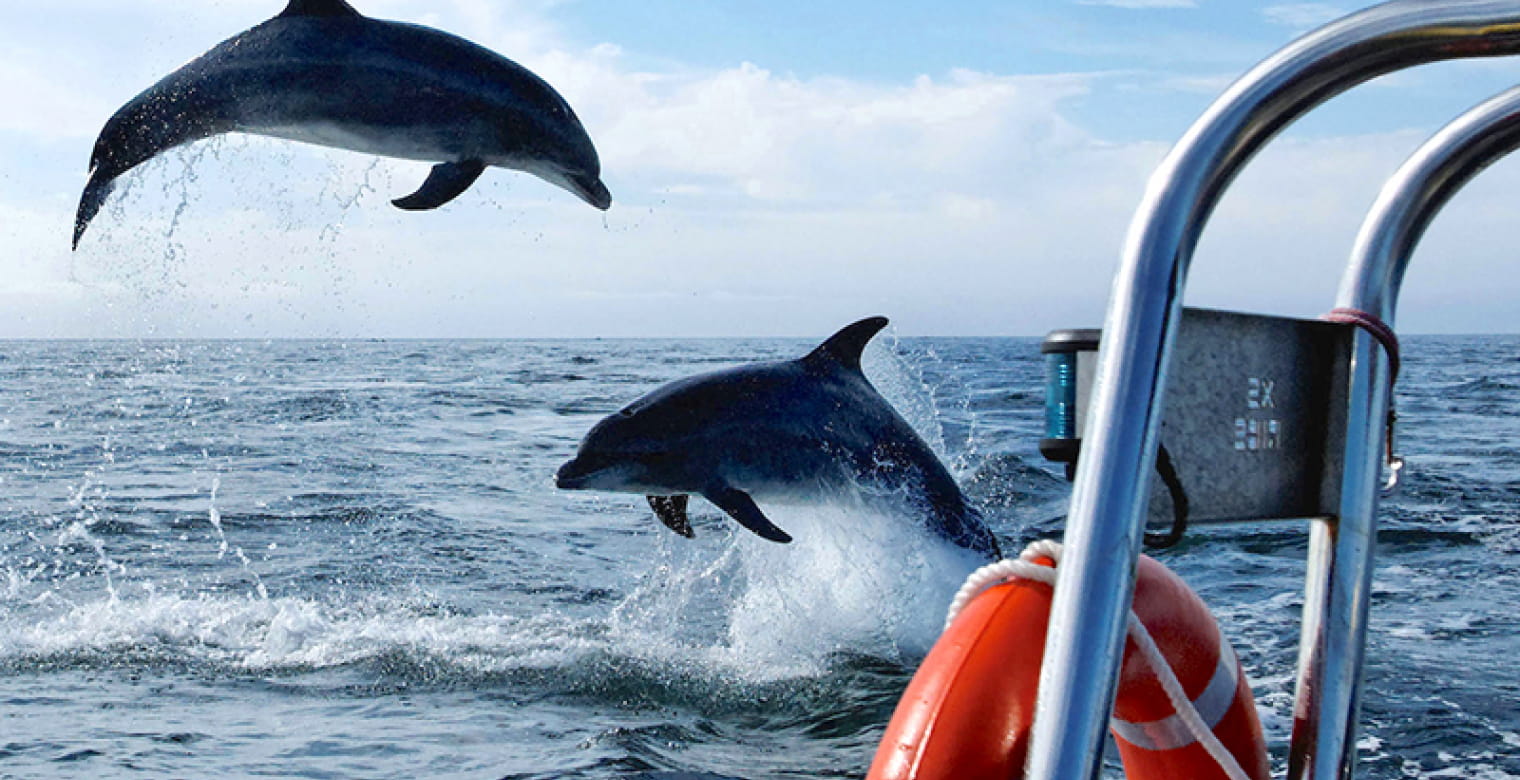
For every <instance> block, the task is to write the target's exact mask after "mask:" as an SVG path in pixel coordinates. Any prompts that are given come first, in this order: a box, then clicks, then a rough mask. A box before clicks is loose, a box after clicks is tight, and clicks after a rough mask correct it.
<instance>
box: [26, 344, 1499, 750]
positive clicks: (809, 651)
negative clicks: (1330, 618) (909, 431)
mask: <svg viewBox="0 0 1520 780" xmlns="http://www.w3.org/2000/svg"><path fill="white" fill-rule="evenodd" d="M821 335H823V334H820V336H821ZM810 346H811V344H809V343H806V342H802V341H767V340H726V341H679V340H667V341H626V340H607V341H590V340H588V341H389V342H386V341H377V342H367V341H352V342H336V341H332V342H329V341H275V342H260V341H200V342H158V341H146V342H139V341H101V342H41V341H27V342H5V343H0V777H6V778H33V777H97V778H110V777H152V778H163V777H206V776H226V777H256V776H270V777H310V778H413V777H458V778H483V779H487V780H494V779H495V778H519V779H527V778H628V777H637V776H640V775H644V774H646V773H662V772H698V773H711V774H715V775H720V776H727V777H737V778H748V779H750V780H759V778H784V777H791V778H825V777H859V776H862V775H863V774H864V772H865V769H866V767H867V766H868V764H869V762H870V759H871V756H872V753H873V751H874V748H875V745H876V742H877V740H878V738H879V736H880V734H881V730H882V728H883V726H884V724H885V723H886V721H887V719H888V717H889V716H890V714H891V711H892V708H893V706H894V705H895V703H896V699H897V696H898V694H899V693H900V691H901V690H902V688H903V686H904V685H905V684H906V683H907V681H908V679H909V677H910V675H911V674H912V670H913V668H914V664H915V663H916V661H917V660H919V658H921V656H922V654H923V653H924V652H925V649H926V648H927V647H928V645H929V643H931V642H932V641H933V637H934V635H935V632H936V630H937V627H938V624H939V622H940V621H941V619H942V615H943V609H944V606H945V601H946V600H947V599H948V593H949V592H950V591H951V590H953V588H954V587H955V585H956V584H957V583H958V581H959V578H960V576H961V574H962V572H959V571H946V569H954V568H955V566H954V565H950V564H947V563H946V559H945V558H944V556H943V550H942V549H940V548H939V546H938V545H937V544H936V543H935V542H933V541H932V540H929V539H926V538H924V536H923V534H922V532H921V531H919V530H918V528H917V527H916V525H915V524H914V522H913V520H912V518H911V517H896V516H889V515H886V514H883V510H880V509H866V508H864V507H860V506H852V505H850V503H849V502H848V501H847V500H844V499H840V500H838V501H834V502H830V503H828V504H823V505H819V506H816V507H767V509H768V511H769V512H770V514H771V516H772V517H773V519H774V520H775V521H776V522H777V524H778V525H780V526H781V527H783V528H785V529H787V530H788V531H790V532H791V533H793V535H794V536H796V537H797V542H796V543H794V544H792V545H790V546H780V545H774V544H771V543H768V542H765V541H763V540H761V539H758V538H757V537H754V536H753V535H751V534H749V533H747V532H745V531H743V530H742V529H739V528H737V526H736V525H735V524H734V523H732V522H730V521H728V520H727V519H725V518H723V517H720V516H719V515H718V513H717V512H716V510H713V509H712V508H711V507H707V506H706V505H705V504H703V503H702V502H700V501H695V502H693V507H694V522H695V525H696V526H697V538H696V539H695V540H686V539H682V538H679V537H677V536H675V535H674V534H672V533H670V532H669V531H667V530H666V529H665V528H663V527H662V526H660V525H659V523H658V522H656V521H655V520H654V518H653V517H652V516H651V515H650V512H649V510H648V508H647V507H646V506H645V505H644V502H643V500H642V499H641V498H639V497H637V496H628V495H599V494H591V493H572V492H564V491H558V490H556V489H555V488H554V486H553V484H552V475H553V473H554V470H555V468H556V467H557V466H558V465H559V464H560V463H561V462H563V461H564V460H565V459H566V458H568V457H569V456H570V455H571V454H572V453H573V451H574V448H575V445H576V442H577V441H578V440H579V438H580V436H581V435H582V434H583V433H584V432H585V431H586V430H587V429H588V428H589V427H590V426H591V425H592V424H593V423H594V422H595V421H596V420H597V419H599V418H600V416H602V415H604V414H607V413H610V412H612V411H614V410H616V409H618V408H620V407H621V406H622V405H623V404H625V403H626V402H628V401H630V400H632V399H633V398H635V397H637V396H639V395H641V394H643V393H644V392H647V391H648V390H650V389H652V388H654V387H656V386H657V385H659V384H660V383H663V382H665V381H668V380H671V379H675V378H678V377H682V376H686V375H689V374H692V373H696V372H700V371H705V370H711V369H716V368H721V367H725V366H729V365H735V364H738V363H743V362H749V361H753V360H760V359H772V358H784V357H791V356H795V355H799V354H801V353H802V352H804V351H806V350H807V349H808V348H809V347H810ZM1037 346H1038V343H1037V341H1035V340H1029V339H928V340H919V339H906V340H895V339H893V338H892V337H891V336H890V334H889V335H888V336H884V337H880V338H878V343H877V344H874V345H873V346H872V348H871V349H870V350H869V351H868V355H867V358H868V360H867V372H868V374H869V375H870V376H871V377H872V379H873V381H875V382H877V384H878V385H879V386H880V387H882V389H883V391H884V393H885V394H886V395H887V396H888V397H889V398H890V399H891V400H892V401H893V402H894V403H895V404H896V405H897V406H898V408H899V409H900V410H902V411H903V412H904V414H905V416H907V417H908V418H909V419H910V420H911V421H912V422H913V423H914V424H915V425H916V426H917V427H918V428H919V429H920V431H921V432H922V433H923V434H924V435H925V437H926V438H927V439H928V440H929V441H930V442H931V443H933V444H934V445H935V446H936V447H937V448H938V449H939V450H940V452H941V453H942V455H943V457H944V458H945V460H946V461H947V463H949V464H950V465H951V466H952V470H953V471H954V472H955V473H956V474H957V475H958V476H959V478H960V479H961V481H962V483H963V485H964V486H965V487H966V489H967V492H968V493H969V494H970V495H972V496H973V497H974V498H975V499H976V500H977V501H978V502H979V503H980V504H981V505H982V506H983V507H984V508H985V510H986V514H987V516H988V518H989V521H990V524H991V525H992V526H993V528H994V530H995V531H996V532H997V533H998V535H999V537H1000V538H1001V540H1002V542H1003V546H1004V548H1005V550H1009V551H1016V550H1017V549H1019V548H1020V547H1021V546H1022V545H1023V544H1025V543H1026V542H1028V541H1031V540H1033V539H1036V538H1040V537H1042V536H1050V535H1058V534H1059V533H1060V528H1061V516H1062V513H1063V512H1064V508H1065V500H1066V493H1067V488H1066V485H1065V483H1064V482H1063V481H1061V480H1060V479H1058V478H1057V476H1056V475H1057V473H1058V472H1057V470H1056V469H1055V468H1052V467H1051V466H1049V465H1047V464H1046V463H1044V462H1043V461H1042V460H1041V459H1040V458H1039V455H1038V454H1037V452H1036V449H1035V444H1036V440H1037V438H1038V437H1039V435H1040V431H1041V427H1042V426H1041V420H1040V415H1041V413H1042V408H1041V402H1042V398H1041V391H1040V381H1041V363H1040V360H1039V355H1038V349H1037ZM1407 351H1408V357H1407V360H1406V371H1405V374H1404V377H1403V378H1402V383H1401V386H1400V389H1399V405H1400V411H1401V414H1402V415H1403V419H1404V424H1403V427H1402V428H1401V431H1400V443H1399V447H1400V449H1401V450H1402V452H1403V453H1404V454H1405V455H1406V456H1407V457H1408V458H1409V461H1410V467H1409V469H1408V477H1407V482H1406V486H1405V488H1404V490H1403V492H1402V493H1401V494H1400V495H1399V496H1397V497H1396V498H1394V499H1393V500H1391V501H1389V502H1387V503H1386V504H1385V508H1384V512H1383V522H1382V529H1381V531H1380V534H1379V549H1378V555H1379V567H1378V571H1377V577H1376V586H1375V592H1374V605H1373V622H1372V626H1373V637H1372V640H1371V648H1370V656H1371V663H1370V665H1369V667H1368V669H1367V688H1366V695H1365V703H1364V712H1363V723H1364V727H1363V730H1362V733H1363V736H1362V739H1361V744H1360V748H1361V753H1362V769H1361V775H1360V776H1362V777H1367V778H1407V777H1442V778H1446V777H1456V778H1481V779H1484V780H1489V779H1492V778H1513V777H1520V706H1517V704H1520V663H1517V662H1516V660H1517V659H1520V607H1517V606H1516V603H1517V600H1520V554H1517V553H1520V512H1517V499H1520V476H1517V475H1520V447H1517V443H1520V414H1517V412H1520V338H1515V337H1461V338H1456V337H1452V338H1447V337H1442V338H1435V337H1426V338H1413V339H1410V341H1409V343H1408V345H1407ZM1305 548H1306V544H1305V534H1304V528H1303V527H1301V526H1299V525H1296V524H1294V525H1276V526H1273V525H1260V524H1247V525H1239V526H1230V527H1216V528H1206V529H1200V530H1196V531H1195V532H1193V533H1192V534H1191V535H1190V537H1189V538H1188V539H1187V540H1186V541H1185V542H1184V543H1183V544H1182V545H1181V546H1180V547H1178V548H1176V549H1174V550H1170V551H1167V552H1164V553H1162V554H1160V555H1159V556H1158V557H1160V558H1161V559H1162V560H1163V561H1165V562H1166V563H1168V564H1169V565H1171V566H1172V567H1174V568H1175V569H1176V570H1177V571H1179V572H1180V573H1181V574H1182V575H1183V576H1184V577H1185V578H1186V579H1187V580H1188V581H1189V582H1191V583H1192V584H1193V586H1194V587H1195V588H1197V589H1198V590H1199V592H1200V593H1201V594H1202V596H1203V597H1204V599H1205V600H1206V601H1207V602H1209V604H1210V605H1211V606H1212V607H1213V608H1214V610H1215V612H1216V614H1217V615H1218V616H1219V617H1220V619H1221V622H1222V623H1223V625H1224V628H1225V631H1226V633H1227V634H1228V635H1229V636H1230V637H1231V639H1232V640H1234V642H1235V644H1236V646H1237V649H1238V651H1239V653H1240V656H1241V659H1242V661H1243V662H1244V664H1245V666H1246V668H1247V672H1248V674H1249V676H1250V678H1251V680H1252V682H1253V685H1254V687H1255V690H1256V694H1257V700H1258V708H1259V710H1260V712H1261V713H1262V715H1263V719H1264V723H1265V726H1266V729H1267V734H1268V738H1269V740H1270V743H1271V748H1272V750H1273V758H1274V763H1275V764H1276V766H1277V768H1278V771H1279V772H1281V769H1282V763H1283V760H1284V751H1285V748H1286V743H1287V739H1288V729H1289V724H1290V722H1291V696H1292V681H1293V666H1294V663H1295V661H1296V643H1297V616H1298V612H1299V609H1300V606H1301V602H1302V598H1301V590H1302V577H1303V569H1304V563H1303V559H1304V553H1305Z"/></svg>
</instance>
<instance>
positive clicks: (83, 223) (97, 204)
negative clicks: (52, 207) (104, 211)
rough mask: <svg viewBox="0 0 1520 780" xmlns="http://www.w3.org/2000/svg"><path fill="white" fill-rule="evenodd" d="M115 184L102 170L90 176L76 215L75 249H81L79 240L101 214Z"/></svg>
mask: <svg viewBox="0 0 1520 780" xmlns="http://www.w3.org/2000/svg"><path fill="white" fill-rule="evenodd" d="M115 184H116V179H115V177H112V176H104V175H102V174H101V169H100V168H96V169H95V173H94V174H93V175H91V176H90V183H89V184H86V185H85V188H84V194H83V195H81V196H80V197H79V210H78V211H77V212H75V213H74V244H73V248H74V249H78V248H79V239H81V238H83V237H84V231H85V228H88V227H89V226H90V220H92V219H94V218H95V215H96V214H99V213H100V209H101V207H102V206H104V205H105V202H106V198H107V197H109V196H110V194H111V190H113V189H115Z"/></svg>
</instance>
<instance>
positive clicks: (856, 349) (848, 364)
mask: <svg viewBox="0 0 1520 780" xmlns="http://www.w3.org/2000/svg"><path fill="white" fill-rule="evenodd" d="M887 322H888V320H887V318H886V317H867V318H865V319H863V320H861V321H859V322H855V323H851V324H849V325H846V326H844V327H843V328H842V329H840V331H839V332H838V333H835V334H834V335H832V336H830V337H829V338H828V340H827V341H825V342H823V343H822V344H820V345H819V346H818V348H817V349H815V350H813V351H812V352H809V353H808V355H807V357H805V358H803V359H802V362H804V363H807V364H808V365H810V366H816V367H820V368H822V367H827V366H835V365H837V366H843V367H844V368H848V369H850V370H852V371H857V372H858V371H860V353H862V352H864V351H865V349H866V344H867V343H868V342H870V340H871V339H872V337H874V336H875V335H876V334H877V333H880V332H881V329H882V328H885V327H887Z"/></svg>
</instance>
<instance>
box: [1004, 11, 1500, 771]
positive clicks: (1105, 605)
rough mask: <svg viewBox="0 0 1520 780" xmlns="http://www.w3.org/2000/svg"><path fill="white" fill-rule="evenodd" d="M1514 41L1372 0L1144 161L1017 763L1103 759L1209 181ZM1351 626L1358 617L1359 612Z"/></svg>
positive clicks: (1486, 28) (1452, 18) (1334, 714)
mask: <svg viewBox="0 0 1520 780" xmlns="http://www.w3.org/2000/svg"><path fill="white" fill-rule="evenodd" d="M1514 53H1520V2H1515V1H1514V0H1503V1H1501V0H1453V1H1450V2H1429V1H1428V0H1421V1H1416V0H1396V2H1390V3H1385V4H1383V5H1379V6H1375V7H1373V8H1369V9H1367V10H1365V11H1362V12H1360V13H1357V14H1353V15H1352V16H1349V17H1346V18H1345V19H1342V20H1340V21H1338V22H1334V23H1332V24H1330V25H1328V26H1326V27H1323V28H1321V29H1320V30H1318V31H1316V32H1313V33H1310V34H1309V35H1307V36H1305V37H1303V38H1300V39H1299V40H1298V41H1295V42H1294V43H1292V44H1289V45H1288V46H1287V47H1285V48H1283V49H1282V50H1281V51H1279V52H1278V53H1276V54H1274V55H1272V56H1271V57H1269V58H1268V59H1266V60H1265V61H1263V62H1262V63H1261V64H1260V65H1258V66H1257V67H1256V68H1254V69H1253V70H1251V71H1250V72H1249V73H1247V74H1246V75H1245V76H1244V77H1242V78H1241V79H1240V80H1239V81H1237V82H1236V83H1235V84H1234V85H1232V86H1231V87H1230V88H1229V89H1228V90H1227V91H1226V92H1225V94H1224V95H1223V96H1221V97H1220V98H1219V99H1218V100H1216V101H1215V102H1214V104H1213V105H1212V106H1210V107H1209V109H1208V110H1207V111H1206V112H1205V113H1204V115H1203V116H1202V117H1201V118H1200V119H1199V120H1198V121H1197V122H1196V123H1194V125H1193V126H1192V128H1191V129H1189V130H1188V132H1187V134H1186V135H1185V136H1184V137H1183V138H1182V140H1181V141H1180V142H1179V143H1178V144H1177V146H1176V147H1175V148H1174V149H1173V150H1172V151H1171V153H1170V154H1168V156H1167V158H1166V159H1165V161H1163V162H1162V164H1161V166H1160V168H1158V169H1157V171H1156V173H1155V174H1154V175H1153V176H1152V178H1151V181H1150V184H1149V186H1148V187H1147V191H1146V194H1145V197H1144V199H1143V200H1142V202H1141V206H1140V209H1139V211H1138V212H1137V213H1136V215H1135V220H1134V222H1133V223H1132V225H1131V228H1130V233H1129V237H1128V238H1127V239H1126V243H1125V249H1124V257H1123V263H1122V267H1121V270H1120V273H1119V275H1118V277H1117V279H1116V281H1115V286H1114V291H1113V296H1112V299H1111V301H1110V304H1109V310H1108V316H1107V318H1106V320H1105V322H1104V328H1103V332H1104V335H1105V338H1104V342H1103V346H1102V349H1101V351H1100V356H1099V367H1098V374H1097V377H1096V380H1095V387H1094V391H1093V399H1092V406H1091V408H1092V413H1091V415H1092V416H1091V417H1090V418H1089V421H1088V427H1087V429H1088V431H1089V432H1090V435H1089V436H1088V437H1087V438H1086V439H1085V440H1084V442H1083V454H1082V460H1081V463H1080V465H1079V466H1078V468H1077V474H1076V482H1075V485H1074V487H1073V493H1072V501H1071V512H1070V516H1069V520H1068V525H1067V531H1066V544H1067V551H1068V552H1067V556H1066V558H1065V559H1064V560H1063V561H1062V566H1061V571H1060V579H1059V584H1058V586H1057V588H1056V593H1055V603H1054V607H1053V611H1052V614H1051V623H1050V628H1049V632H1048V637H1047V640H1046V646H1045V658H1046V661H1047V662H1046V663H1045V664H1044V666H1043V668H1042V669H1041V673H1040V695H1039V703H1038V705H1037V715H1036V718H1035V727H1034V734H1033V737H1032V744H1031V750H1030V752H1031V759H1030V765H1029V768H1028V773H1027V776H1028V777H1031V778H1041V779H1042V780H1071V778H1081V777H1096V776H1097V774H1098V772H1099V771H1100V768H1101V759H1102V744H1103V743H1102V740H1103V733H1104V728H1105V725H1106V723H1107V718H1108V713H1109V711H1110V709H1111V708H1112V704H1113V698H1114V690H1115V685H1116V680H1117V675H1118V665H1119V660H1120V657H1121V652H1122V649H1123V644H1122V643H1123V638H1124V626H1125V616H1126V615H1127V614H1128V611H1129V604H1130V600H1131V597H1132V595H1133V583H1134V572H1135V565H1136V564H1135V562H1136V558H1137V556H1138V555H1139V551H1140V540H1141V534H1142V532H1143V526H1142V523H1143V513H1144V511H1145V507H1146V503H1147V499H1148V493H1147V490H1148V488H1149V485H1150V480H1149V475H1150V473H1151V469H1152V468H1153V467H1154V462H1155V456H1156V437H1157V435H1158V433H1159V430H1160V416H1161V409H1162V402H1163V391H1164V387H1165V380H1166V370H1167V366H1168V363H1169V359H1170V353H1171V345H1172V341H1173V338H1174V336H1175V334H1176V328H1177V322H1178V317H1179V315H1180V312H1181V308H1182V291H1183V286H1184V282H1185V280H1186V277H1187V271H1188V265H1189V262H1190V260H1191V258H1192V253H1193V249H1194V247H1195V246H1196V244H1197V240H1198V236H1199V234H1200V233H1201V231H1202V229H1203V225H1204V223H1205V222H1206V221H1207V219H1208V216H1209V214H1210V213H1211V211H1212V210H1213V207H1214V206H1215V204H1216V203H1217V202H1218V200H1219V197H1220V195H1221V194H1222V193H1223V192H1224V190H1225V188H1226V187H1227V186H1228V185H1229V183H1230V182H1231V181H1232V180H1233V179H1234V176H1235V174H1236V173H1238V172H1239V170H1240V168H1241V167H1242V166H1244V165H1245V163H1246V162H1247V161H1248V160H1250V158H1251V157H1252V156H1253V155H1254V154H1255V153H1256V151H1258V150H1259V149H1260V148H1261V147H1262V146H1263V145H1264V144H1265V143H1266V142H1267V141H1268V140H1270V139H1271V138H1272V136H1274V135H1275V134H1276V133H1277V132H1278V131H1279V130H1281V129H1282V128H1284V127H1286V126H1287V125H1288V124H1290V123H1291V122H1293V121H1294V120H1295V119H1297V118H1298V117H1299V116H1302V115H1303V114H1304V113H1306V112H1308V111H1309V110H1310V109H1312V108H1313V107H1314V106H1316V105H1319V104H1320V103H1322V102H1324V101H1325V100H1328V99H1329V98H1331V97H1333V96H1335V95H1336V94H1339V93H1340V92H1343V91H1345V90H1347V89H1349V88H1351V87H1352V86H1355V85H1356V84H1359V83H1361V82H1363V81H1366V80H1368V79H1370V78H1373V77H1375V76H1378V75H1381V74H1384V73H1389V72H1392V71H1395V70H1400V69H1402V68H1406V67H1411V66H1413V65H1418V64H1421V63H1426V62H1433V61H1437V60H1443V59H1453V58H1459V57H1477V56H1493V55H1504V54H1514ZM1158 291H1159V293H1158ZM1352 439H1355V437H1352ZM1348 449H1349V443H1348ZM1346 462H1347V463H1356V462H1360V461H1353V460H1350V459H1348V460H1347V461H1346ZM1357 523H1361V524H1362V528H1361V529H1360V530H1350V531H1349V532H1350V533H1352V534H1354V535H1365V534H1366V526H1367V525H1368V524H1370V518H1369V517H1364V518H1359V519H1358V518H1350V517H1347V516H1345V515H1342V516H1341V518H1340V522H1339V523H1337V524H1336V526H1335V527H1334V528H1328V529H1327V530H1325V531H1324V532H1323V533H1325V534H1328V535H1329V536H1335V535H1337V534H1344V533H1347V532H1348V529H1354V527H1355V526H1356V524H1357ZM1330 579H1334V578H1328V579H1327V580H1326V581H1329V580H1330ZM1306 610H1307V607H1306ZM1336 619H1339V617H1338V616H1337V618H1336ZM1348 619H1349V618H1348ZM1315 620H1317V621H1319V623H1320V624H1323V622H1324V621H1323V619H1322V618H1321V617H1316V618H1315ZM1364 622H1365V621H1364V620H1363V623H1364ZM1349 628H1351V629H1352V631H1353V633H1356V632H1361V631H1365V625H1359V626H1350V627H1349ZM1358 635H1360V634H1358ZM1316 682H1317V683H1318V682H1322V680H1316ZM1355 688H1356V683H1355V682H1352V683H1351V689H1352V692H1351V698H1350V699H1349V700H1348V701H1345V702H1341V701H1333V700H1329V699H1327V700H1326V701H1330V704H1329V705H1328V706H1326V707H1325V708H1323V710H1322V711H1316V712H1315V713H1313V715H1315V716H1316V717H1319V716H1323V717H1325V718H1326V719H1331V720H1335V721H1338V722H1349V721H1350V720H1351V716H1350V713H1349V712H1341V711H1340V710H1341V709H1343V708H1345V707H1350V706H1354V702H1355V698H1354V697H1355ZM1332 710H1333V711H1332ZM1301 714H1302V713H1301ZM1336 730H1337V729H1336V728H1335V726H1334V724H1333V723H1331V724H1328V725H1321V726H1319V727H1317V728H1316V729H1315V731H1316V732H1318V733H1320V734H1321V735H1323V734H1325V733H1326V732H1327V731H1329V732H1335V731H1336ZM1339 731H1340V733H1341V736H1340V737H1338V738H1329V739H1327V738H1324V737H1323V736H1322V737H1321V739H1320V740H1319V742H1318V745H1317V747H1318V749H1319V751H1320V755H1322V756H1328V758H1325V759H1322V760H1321V761H1320V762H1317V763H1316V766H1315V767H1314V771H1313V776H1314V777H1321V778H1330V777H1334V776H1336V774H1335V772H1332V771H1330V770H1329V769H1328V765H1325V764H1324V761H1332V762H1334V764H1335V765H1336V766H1341V765H1346V763H1347V761H1348V760H1349V756H1350V754H1351V752H1352V750H1353V749H1354V741H1349V736H1350V734H1351V732H1352V728H1351V727H1350V726H1347V727H1345V728H1343V729H1340V730H1339ZM1337 740H1338V741H1337Z"/></svg>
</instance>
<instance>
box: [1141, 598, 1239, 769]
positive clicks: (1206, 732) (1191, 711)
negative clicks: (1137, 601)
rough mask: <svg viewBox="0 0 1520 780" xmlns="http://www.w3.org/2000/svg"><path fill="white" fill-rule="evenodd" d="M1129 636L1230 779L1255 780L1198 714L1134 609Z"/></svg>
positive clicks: (1180, 714) (1178, 711) (1195, 735)
mask: <svg viewBox="0 0 1520 780" xmlns="http://www.w3.org/2000/svg"><path fill="white" fill-rule="evenodd" d="M1129 638H1130V639H1133V640H1134V641H1135V646H1136V647H1138V648H1140V654H1141V655H1143V656H1145V661H1146V663H1148V664H1150V665H1151V671H1153V672H1155V674H1156V680H1157V682H1160V683H1161V689H1162V690H1164V691H1166V698H1167V700H1168V701H1170V702H1171V703H1172V709H1173V710H1174V711H1175V712H1176V714H1177V717H1178V718H1181V719H1182V722H1183V724H1184V725H1186V726H1187V729H1188V731H1189V732H1190V733H1191V734H1192V735H1193V739H1195V740H1198V744H1200V745H1202V746H1203V749H1204V750H1207V751H1208V753H1209V755H1210V756H1212V757H1213V758H1214V762H1215V763H1217V764H1219V768H1220V769H1223V770H1224V773H1225V774H1226V775H1229V776H1230V780H1251V777H1250V775H1247V774H1246V771H1245V770H1244V769H1241V768H1240V762H1238V761H1236V760H1235V755H1234V754H1233V753H1231V752H1230V750H1229V748H1226V747H1225V746H1224V743H1223V742H1220V741H1219V737H1217V736H1215V735H1214V730H1213V729H1211V728H1209V725H1208V724H1207V723H1204V722H1203V716H1201V715H1199V714H1198V708H1197V707H1194V706H1193V701H1192V699H1189V698H1188V695H1187V691H1184V690H1183V689H1182V682H1181V681H1180V680H1178V679H1177V674H1176V673H1175V672H1173V671H1172V665H1171V664H1169V663H1167V662H1166V657H1165V656H1163V655H1161V648H1160V647H1157V646H1156V640H1155V639H1152V638H1151V632H1149V631H1147V630H1146V629H1145V624H1143V623H1141V622H1140V618H1139V617H1137V616H1136V615H1135V612H1134V610H1130V613H1129Z"/></svg>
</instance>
